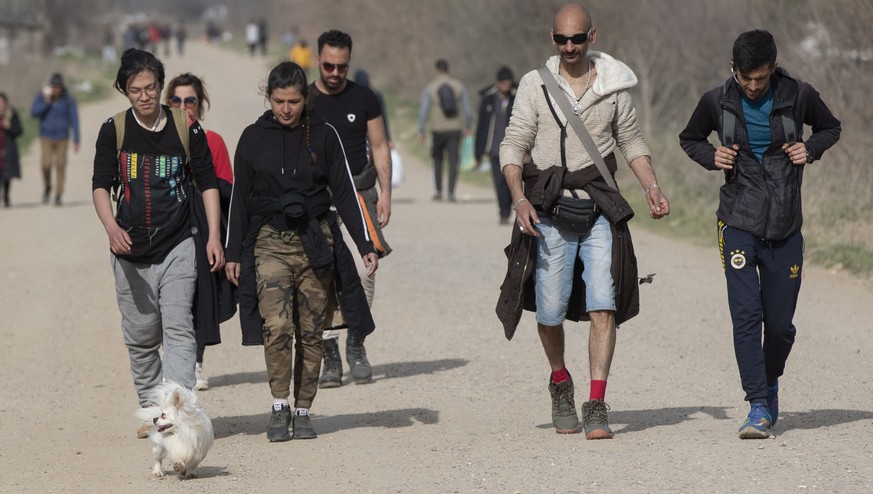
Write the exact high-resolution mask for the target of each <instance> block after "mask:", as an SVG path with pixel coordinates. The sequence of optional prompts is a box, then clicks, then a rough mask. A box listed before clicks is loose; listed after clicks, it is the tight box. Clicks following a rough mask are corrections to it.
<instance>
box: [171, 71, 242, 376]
mask: <svg viewBox="0 0 873 494" xmlns="http://www.w3.org/2000/svg"><path fill="white" fill-rule="evenodd" d="M166 95H167V96H166V98H167V99H166V104H167V105H168V106H170V107H171V108H183V109H184V110H186V111H187V113H188V124H189V125H194V123H195V122H196V123H200V122H201V121H202V120H203V114H204V113H205V112H206V108H207V107H209V106H211V103H210V101H209V94H208V93H207V92H206V86H205V85H204V83H203V80H202V79H200V78H199V77H197V76H196V75H194V74H191V73H187V72H186V73H184V74H180V75H178V76H176V77H174V78H172V79H171V80H170V82H169V83H167V93H166ZM201 125H202V124H201ZM206 142H207V144H208V145H209V152H210V153H211V154H212V166H213V168H214V169H215V177H216V178H217V179H218V193H219V196H220V200H221V226H222V228H221V243H222V245H223V244H224V242H225V241H226V240H227V229H226V228H225V226H226V225H227V215H228V210H229V209H230V195H231V191H232V189H233V166H232V165H231V164H230V155H229V154H228V152H227V146H226V145H225V144H224V139H222V137H221V135H219V134H218V133H217V132H215V131H212V130H209V129H207V130H206ZM199 233H200V229H198V234H197V235H194V240H195V243H197V252H198V253H201V252H202V253H203V254H205V253H206V244H205V241H204V237H202V236H201V235H199ZM234 314H236V293H235V290H234V289H233V286H232V285H231V284H230V283H229V282H228V281H227V277H226V276H225V273H224V270H219V271H217V272H214V273H213V272H211V271H210V269H209V265H208V264H207V263H206V257H205V255H198V256H197V292H196V295H195V299H194V328H195V334H196V336H197V363H196V364H195V367H194V377H195V379H196V381H195V384H194V388H195V389H198V390H205V389H209V378H208V377H206V375H204V373H203V355H204V353H205V351H206V346H207V345H217V344H219V343H221V333H220V327H219V325H220V324H221V323H223V322H225V321H227V320H228V319H230V318H231V317H233V316H234Z"/></svg>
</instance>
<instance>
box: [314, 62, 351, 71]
mask: <svg viewBox="0 0 873 494" xmlns="http://www.w3.org/2000/svg"><path fill="white" fill-rule="evenodd" d="M321 66H322V67H324V70H325V72H328V73H330V72H333V71H334V70H337V69H339V71H340V73H342V72H345V71H347V70H349V64H347V63H330V62H322V63H321Z"/></svg>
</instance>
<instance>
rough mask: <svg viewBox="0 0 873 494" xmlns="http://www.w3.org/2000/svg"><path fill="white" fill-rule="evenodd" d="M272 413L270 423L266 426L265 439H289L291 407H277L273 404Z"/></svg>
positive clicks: (278, 440) (275, 440)
mask: <svg viewBox="0 0 873 494" xmlns="http://www.w3.org/2000/svg"><path fill="white" fill-rule="evenodd" d="M272 411H273V413H272V414H271V415H270V425H268V426H267V439H269V440H270V442H280V441H287V440H289V439H291V433H290V432H289V431H288V426H289V425H291V407H290V406H288V405H281V407H280V408H277V407H276V405H273V408H272Z"/></svg>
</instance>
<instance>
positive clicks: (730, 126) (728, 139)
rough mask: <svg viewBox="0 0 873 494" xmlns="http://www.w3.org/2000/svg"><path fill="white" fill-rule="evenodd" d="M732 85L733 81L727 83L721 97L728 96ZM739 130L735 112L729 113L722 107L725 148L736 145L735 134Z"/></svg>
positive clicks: (722, 130)
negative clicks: (728, 89)
mask: <svg viewBox="0 0 873 494" xmlns="http://www.w3.org/2000/svg"><path fill="white" fill-rule="evenodd" d="M730 83H731V80H730V79H728V80H727V81H725V83H724V86H722V88H721V96H722V98H724V95H725V94H727V88H728V85H729V84H730ZM736 130H737V116H736V114H735V113H734V112H732V111H728V109H727V108H725V107H724V106H722V107H721V143H722V145H723V146H724V147H727V148H729V147H731V146H733V145H734V133H735V132H736Z"/></svg>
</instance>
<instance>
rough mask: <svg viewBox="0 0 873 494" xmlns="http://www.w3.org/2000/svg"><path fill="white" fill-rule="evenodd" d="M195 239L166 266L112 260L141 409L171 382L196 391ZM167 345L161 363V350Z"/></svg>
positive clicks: (178, 249)
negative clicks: (155, 390) (150, 395)
mask: <svg viewBox="0 0 873 494" xmlns="http://www.w3.org/2000/svg"><path fill="white" fill-rule="evenodd" d="M195 256H196V254H195V252H194V240H193V239H191V238H189V239H186V240H184V241H183V242H182V243H180V244H179V245H177V246H176V247H175V248H174V249H173V250H172V251H170V253H169V254H167V257H166V258H165V259H164V261H163V262H162V263H160V264H136V263H131V262H128V261H125V260H124V259H119V258H118V257H116V256H114V255H113V256H112V270H113V272H114V273H115V295H116V298H117V299H118V309H119V310H120V311H121V331H122V334H123V335H124V344H125V345H127V351H128V353H129V354H130V373H131V375H133V386H134V388H135V389H136V394H137V395H138V396H139V402H140V405H142V406H145V405H147V404H148V399H147V395H148V392H149V391H150V390H151V389H152V388H153V387H155V386H157V385H158V384H160V383H161V380H162V379H164V378H166V380H168V381H175V382H177V383H179V384H180V385H182V386H185V387H186V388H189V389H191V388H193V387H194V361H195V360H196V359H197V342H196V340H195V338H194V318H193V315H192V313H191V305H192V304H193V302H194V288H195V286H196V281H197V262H196V257H195ZM162 344H163V347H164V358H163V362H161V355H160V353H159V351H158V350H159V349H160V348H161V345H162Z"/></svg>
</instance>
